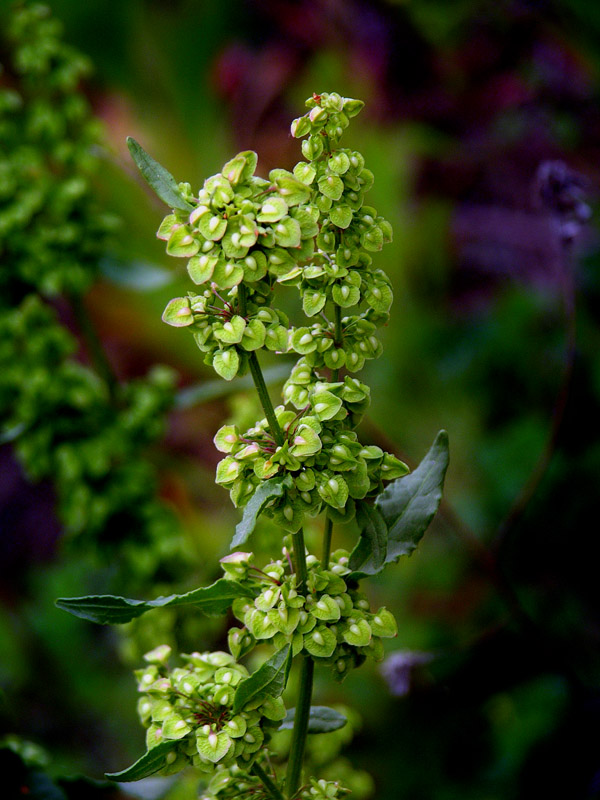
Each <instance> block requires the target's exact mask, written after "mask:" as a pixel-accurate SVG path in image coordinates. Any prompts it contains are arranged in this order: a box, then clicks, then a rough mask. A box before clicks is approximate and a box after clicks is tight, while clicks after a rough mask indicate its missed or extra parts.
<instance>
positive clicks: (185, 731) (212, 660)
mask: <svg viewBox="0 0 600 800" xmlns="http://www.w3.org/2000/svg"><path fill="white" fill-rule="evenodd" d="M170 654H171V648H170V647H168V646H167V645H162V646H160V647H157V648H155V649H154V650H153V651H151V652H150V653H147V654H146V656H145V659H146V661H147V662H148V666H147V667H146V668H145V669H141V670H138V671H137V672H136V677H137V682H138V689H139V691H140V692H143V695H142V697H141V698H140V700H139V702H138V713H139V715H140V718H141V720H142V724H143V725H144V726H145V727H146V728H147V732H146V743H147V746H148V749H149V750H151V749H152V748H153V747H156V746H157V745H159V744H162V743H163V742H172V744H173V749H172V751H171V752H169V753H168V754H167V759H166V760H167V766H166V768H165V770H164V771H163V774H171V773H173V772H178V771H179V770H180V769H182V768H183V767H184V766H186V765H188V764H192V765H193V766H195V767H197V768H198V769H200V770H201V771H202V772H205V773H209V774H210V773H213V772H214V771H215V767H216V765H217V764H219V765H222V766H231V765H234V764H237V765H238V766H240V767H241V768H243V769H248V768H249V767H250V766H251V765H252V763H253V761H254V759H255V758H256V755H257V753H258V751H259V750H261V748H262V747H263V745H264V744H265V743H266V742H268V740H269V737H270V733H271V730H272V729H275V728H277V727H278V726H279V724H280V722H281V720H282V719H283V718H284V717H285V706H284V705H283V701H282V700H281V698H279V697H277V698H274V697H266V696H261V697H258V698H257V697H254V698H253V700H251V701H250V702H249V703H247V704H246V705H245V706H244V707H243V708H242V709H241V710H240V711H237V712H236V713H234V711H233V701H234V695H235V690H236V687H237V686H238V684H240V682H241V681H243V680H244V679H245V678H247V677H248V671H247V669H246V668H245V667H244V666H242V665H241V664H238V663H237V662H236V660H235V659H234V658H233V656H231V655H230V654H229V653H224V652H213V653H191V654H189V655H182V656H181V657H182V659H183V661H184V666H182V667H175V668H173V669H170V668H169V666H168V663H167V662H168V658H169V656H170Z"/></svg>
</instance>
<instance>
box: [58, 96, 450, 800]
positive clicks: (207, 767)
mask: <svg viewBox="0 0 600 800" xmlns="http://www.w3.org/2000/svg"><path fill="white" fill-rule="evenodd" d="M306 105H307V107H308V112H307V113H306V114H305V115H304V116H301V117H299V118H298V119H296V120H294V122H293V123H292V126H291V130H292V134H293V136H295V137H296V138H301V139H303V140H304V141H303V142H302V153H303V156H304V158H305V159H306V160H304V161H301V162H300V163H299V164H297V165H296V167H295V168H294V170H293V172H288V171H286V170H283V169H273V170H271V172H270V173H269V176H268V178H267V179H262V178H259V177H257V176H255V174H254V173H255V168H256V164H257V156H256V154H255V153H254V152H252V151H244V152H241V153H239V154H238V155H236V156H235V157H234V158H232V159H231V160H230V161H229V162H227V164H225V166H224V167H223V169H222V171H221V172H220V173H218V174H217V175H214V176H212V177H210V178H209V179H207V180H206V181H205V182H204V184H203V186H202V188H201V189H200V190H199V192H197V193H194V192H193V190H192V187H191V186H190V184H188V183H177V182H176V181H175V180H174V178H173V177H172V176H171V175H170V174H169V173H168V172H167V171H166V170H165V169H164V168H163V167H162V166H160V165H159V164H158V163H157V162H156V161H154V159H153V158H152V157H151V156H149V155H148V153H146V152H145V150H144V149H143V148H142V147H141V146H140V145H139V144H138V143H137V142H136V141H134V140H133V139H130V140H129V148H130V151H131V154H132V156H133V158H134V160H135V162H136V164H137V165H138V167H139V168H140V170H141V172H142V174H143V175H144V177H145V178H146V180H147V181H148V183H149V184H150V185H151V187H152V188H153V189H154V190H155V192H156V193H157V195H158V196H159V197H160V198H161V199H162V200H163V201H164V202H165V203H166V204H167V205H168V206H170V208H171V209H172V213H170V214H169V215H168V216H167V217H166V218H165V220H164V221H163V223H162V224H161V226H160V228H159V231H158V236H159V238H161V239H164V240H166V242H167V252H168V253H169V254H171V255H173V256H176V257H180V258H186V259H188V263H187V269H188V273H189V276H190V278H191V279H192V281H193V282H194V284H196V286H197V287H199V289H198V291H193V292H191V291H190V292H189V293H188V294H187V296H185V297H178V298H175V299H173V300H172V301H171V302H170V303H169V304H168V305H167V308H166V309H165V312H164V315H163V319H164V321H165V322H167V323H168V324H170V325H172V326H174V327H177V328H188V329H189V330H190V332H191V333H192V334H193V336H194V339H195V341H196V344H197V345H198V347H199V349H200V350H201V352H202V353H203V354H204V360H205V362H206V363H207V364H209V365H211V366H212V367H213V368H214V370H215V371H216V372H217V374H218V375H220V376H221V377H222V378H224V379H225V380H227V381H230V380H232V379H233V378H234V377H235V376H236V375H240V374H244V373H245V372H249V373H250V374H251V376H252V379H253V382H254V385H255V388H256V392H257V395H258V398H259V400H260V403H261V405H262V409H263V411H264V419H260V420H258V421H257V422H256V423H255V424H254V425H252V426H251V427H250V428H248V429H247V430H240V428H239V427H238V426H237V425H235V424H230V425H225V426H223V427H222V428H221V429H220V430H219V431H218V432H217V434H216V436H215V444H216V447H217V449H218V450H219V451H221V452H222V453H223V454H224V458H223V459H222V460H221V461H220V463H219V464H218V467H217V473H216V482H217V483H218V484H221V485H222V486H224V487H225V488H227V489H228V490H229V492H230V496H231V499H232V501H233V503H234V505H235V506H236V507H239V508H243V509H244V511H243V517H242V520H241V522H240V523H239V524H238V525H237V527H236V531H235V535H234V536H233V539H232V542H231V549H232V550H233V551H234V552H232V553H231V554H230V555H228V556H226V557H224V558H222V559H221V564H222V568H223V572H224V577H222V578H220V579H219V580H217V581H216V582H215V583H213V584H212V585H210V586H208V587H200V588H197V589H194V590H192V591H190V592H188V593H186V594H183V595H170V596H168V597H159V598H156V599H154V600H149V601H142V600H133V599H128V598H125V597H118V596H112V595H103V596H98V595H93V596H87V597H80V598H71V599H61V600H59V601H57V602H58V605H59V607H61V608H64V609H65V610H67V611H70V612H71V613H73V614H75V615H77V616H80V617H83V618H84V619H89V620H92V621H95V622H99V623H102V624H107V623H124V622H128V621H130V620H132V619H134V618H136V617H139V616H140V615H142V614H143V613H145V612H146V611H148V610H150V609H154V608H160V607H170V606H191V607H195V608H197V609H199V610H201V611H203V612H204V613H207V614H211V615H214V614H223V613H225V612H227V611H228V610H229V609H231V611H232V613H233V616H234V617H235V618H236V619H237V620H238V621H239V623H240V626H239V627H238V626H236V627H232V628H230V629H229V632H228V636H227V641H228V646H229V652H223V651H217V652H193V653H190V654H182V655H181V656H180V658H179V664H178V665H176V666H173V665H171V664H170V656H171V648H170V647H169V646H166V645H159V646H158V647H156V648H154V649H153V650H152V651H151V652H149V653H147V654H146V656H145V660H146V662H147V666H146V667H145V668H144V669H141V670H139V671H138V672H137V673H136V675H137V680H138V688H139V691H140V693H141V697H140V700H139V705H138V710H139V714H140V717H141V720H142V723H143V724H144V726H145V727H146V729H147V734H146V743H147V748H148V750H147V752H146V754H145V755H143V756H142V757H141V758H140V759H139V760H138V761H137V762H136V763H135V764H134V765H133V766H132V767H130V768H128V769H126V770H124V771H123V772H120V773H116V774H113V775H112V776H111V777H113V778H115V779H116V780H119V781H135V780H139V779H141V778H144V777H146V776H149V775H154V774H157V773H161V774H170V773H175V772H178V771H180V770H181V769H182V768H184V767H186V766H188V765H190V764H191V765H193V766H194V767H196V768H197V769H198V770H199V771H200V772H201V773H202V774H203V775H204V776H205V778H206V784H207V788H206V791H205V795H204V797H206V798H216V797H219V798H228V797H256V796H258V797H272V798H274V799H275V800H281V799H282V798H283V797H286V798H289V799H290V800H291V798H300V797H302V798H306V799H307V800H308V799H309V798H310V799H311V800H320V799H321V798H322V800H326V798H335V797H339V796H342V795H343V794H344V793H345V792H346V791H347V789H345V788H344V787H343V786H342V783H341V781H340V780H339V777H340V775H339V774H338V775H332V774H331V773H327V778H326V777H324V776H323V774H321V773H320V771H319V768H320V763H319V758H318V757H313V759H312V766H311V770H312V769H314V773H313V774H311V772H309V770H308V769H304V765H305V749H306V740H307V735H308V734H309V733H317V734H322V735H327V734H329V735H334V734H332V733H331V732H333V731H335V730H337V729H338V728H342V727H343V726H344V725H346V718H345V716H344V715H342V714H341V713H340V712H339V711H336V710H335V709H332V708H328V707H323V706H313V705H311V701H312V694H313V675H314V668H315V665H317V666H321V665H323V666H327V667H329V668H330V670H331V671H332V673H333V676H334V677H335V678H336V679H337V680H340V681H341V680H342V679H343V678H344V677H345V676H346V675H347V674H348V673H349V672H350V671H351V670H353V669H355V668H356V667H358V666H360V665H361V664H362V663H363V662H364V661H365V659H366V658H367V657H368V656H372V657H373V658H375V659H380V658H381V657H382V654H383V647H382V638H385V637H393V636H395V635H396V622H395V619H394V617H393V615H392V614H391V613H390V612H389V611H388V610H387V609H385V608H379V609H377V610H371V607H370V603H369V600H368V598H367V596H366V594H364V592H363V591H362V590H361V585H360V584H361V581H362V580H363V579H365V578H367V577H370V576H373V575H377V574H379V573H381V572H382V570H384V569H385V567H387V566H388V565H389V564H391V563H393V562H395V561H397V560H398V558H399V557H400V556H403V555H408V554H410V553H411V552H412V551H413V550H414V549H415V548H416V546H417V544H418V542H419V541H420V539H421V537H422V535H423V533H424V531H425V529H426V528H427V526H428V525H429V523H430V521H431V519H432V518H433V516H434V514H435V512H436V510H437V507H438V504H439V502H440V499H441V492H442V485H443V481H444V476H445V472H446V467H447V463H448V448H447V436H446V434H445V432H443V431H442V432H440V433H439V434H438V436H437V438H436V440H435V442H434V444H433V446H432V448H431V450H430V451H429V453H428V454H427V456H426V457H425V459H424V460H423V461H422V463H421V464H420V465H419V467H417V468H416V469H415V470H414V472H412V473H410V474H408V473H409V470H408V467H407V466H406V465H405V464H404V463H402V462H401V461H400V460H399V459H397V458H396V457H394V456H392V455H391V454H389V453H386V452H384V451H383V450H382V449H381V448H379V447H376V446H373V445H367V446H365V445H363V444H362V443H361V442H360V440H359V438H358V434H357V432H356V428H357V425H358V423H359V421H360V419H361V417H362V415H363V414H364V412H365V410H366V409H367V407H368V405H369V394H370V392H369V387H368V386H367V385H366V384H364V383H363V382H361V381H360V380H359V379H358V378H357V377H355V376H354V374H355V373H356V372H358V371H359V370H360V369H361V368H362V367H363V365H364V363H365V360H366V359H373V358H376V357H378V356H379V355H380V354H381V345H380V342H379V340H378V339H377V336H376V331H377V328H378V327H379V326H380V325H382V324H385V323H386V322H387V320H388V318H389V308H390V305H391V302H392V290H391V286H390V282H389V279H388V278H387V276H386V274H385V273H384V272H383V271H382V270H381V269H379V268H377V266H375V265H374V263H373V258H372V255H371V253H377V252H378V251H379V250H381V249H382V247H383V245H384V244H385V243H386V242H388V241H390V239H391V234H392V232H391V226H390V225H389V223H388V222H387V221H386V220H384V219H383V218H382V217H380V216H379V215H378V213H377V211H376V209H374V208H372V207H370V206H367V205H365V204H364V196H365V194H366V192H367V191H368V190H369V188H370V187H371V185H372V183H373V175H372V173H371V172H370V171H369V170H368V169H367V168H366V167H365V162H364V158H363V156H362V155H361V154H360V153H359V152H357V151H354V150H350V149H348V148H345V147H342V146H340V139H341V137H342V135H343V132H344V130H345V128H346V127H347V126H348V125H349V122H350V119H351V118H352V117H354V116H355V115H356V114H358V113H359V112H360V110H361V108H362V106H363V103H362V102H361V101H359V100H354V99H351V98H344V97H341V96H340V95H339V94H337V93H333V92H332V93H322V94H320V95H316V94H315V95H313V96H312V97H311V98H309V99H308V100H307V103H306ZM290 286H291V287H294V288H295V289H296V290H297V291H298V292H299V294H300V297H301V300H302V307H303V310H304V313H305V315H306V316H307V317H309V318H310V322H309V323H308V324H304V325H299V326H291V327H290V325H289V321H288V317H287V315H286V314H285V313H284V312H283V311H281V310H280V309H278V308H277V307H276V306H275V305H274V303H275V299H276V297H277V294H276V291H277V290H278V289H280V287H290ZM265 349H266V350H269V351H273V352H275V353H282V352H287V351H292V352H295V353H296V354H297V355H298V356H300V358H299V360H298V361H297V363H296V364H295V366H294V367H293V369H292V370H291V374H290V376H289V377H288V379H287V381H286V382H285V385H284V389H283V396H284V401H285V403H284V404H282V405H279V406H277V407H274V406H273V404H272V401H271V398H270V395H269V393H268V391H267V388H266V385H265V381H264V376H263V373H262V370H261V367H260V364H259V360H258V356H257V353H258V352H259V351H261V350H265ZM319 514H323V516H324V525H323V535H322V547H321V552H320V555H319V556H317V555H315V554H314V553H311V552H309V551H308V550H307V548H306V546H305V540H304V527H305V526H306V525H307V524H308V523H309V521H310V520H311V519H313V518H315V517H317V516H318V515H319ZM261 515H264V516H266V517H269V518H271V519H272V520H273V521H274V522H275V523H276V526H277V528H278V529H279V531H280V532H281V545H280V547H281V549H280V550H278V551H277V552H275V553H273V554H271V558H270V560H268V562H267V563H266V564H262V565H258V564H255V563H254V557H253V554H252V553H250V552H244V551H241V550H240V549H239V548H241V547H243V546H245V545H246V544H247V542H248V540H249V539H250V537H251V536H252V535H253V533H254V529H255V526H256V524H257V520H258V519H259V517H260V516H261ZM352 520H355V521H356V524H357V527H358V529H359V537H358V541H357V542H356V545H355V547H354V548H353V550H352V551H351V552H348V551H346V550H342V549H336V550H334V551H333V552H332V533H333V526H334V524H341V523H346V522H349V521H352ZM258 645H266V646H267V648H268V651H267V653H266V654H265V655H266V656H267V657H266V659H263V662H262V664H261V665H260V666H259V667H258V668H257V669H255V670H254V671H253V672H250V671H249V670H248V668H247V667H246V666H245V665H244V664H243V663H241V662H242V660H243V659H244V658H245V657H246V656H247V655H248V654H249V653H250V652H251V651H253V650H254V648H255V647H256V646H258ZM294 659H297V660H298V661H299V665H300V666H299V686H298V694H297V700H296V705H295V707H294V708H291V709H288V710H286V707H285V705H284V702H283V699H282V695H283V692H284V690H285V688H286V685H287V681H288V675H289V672H290V669H291V665H292V662H293V660H294ZM286 728H289V729H291V731H292V732H291V740H290V742H289V746H285V744H281V745H280V747H279V749H278V750H276V749H275V748H270V746H269V745H270V740H271V737H272V735H273V732H274V731H275V730H277V729H286ZM324 749H325V751H327V749H328V748H327V747H326V748H324ZM337 749H338V748H337V746H336V745H335V744H333V746H332V747H330V748H329V750H330V753H331V756H332V757H334V756H335V755H336V754H337ZM313 755H314V754H313ZM340 770H341V771H342V772H345V773H350V782H351V783H354V784H355V785H356V786H357V787H360V786H361V784H362V786H363V789H364V786H365V779H364V777H361V776H360V775H359V776H355V779H352V777H351V770H350V768H349V766H348V765H346V766H345V767H344V768H342V767H340ZM366 783H367V788H368V779H367V780H366ZM359 792H360V789H359Z"/></svg>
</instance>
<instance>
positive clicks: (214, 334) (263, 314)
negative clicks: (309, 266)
mask: <svg viewBox="0 0 600 800" xmlns="http://www.w3.org/2000/svg"><path fill="white" fill-rule="evenodd" d="M248 258H252V259H254V260H256V258H258V256H249V257H248ZM263 285H264V284H263ZM268 291H269V295H270V289H269V290H268ZM269 295H267V297H268V296H269ZM264 300H265V296H264V295H261V294H260V292H259V291H258V289H257V291H255V292H254V294H253V296H252V299H249V300H247V301H246V303H245V308H244V310H243V311H242V309H241V308H240V304H239V300H238V298H237V291H235V292H231V293H230V297H229V300H226V299H224V298H223V297H221V295H220V294H219V291H218V287H217V286H216V284H214V283H213V284H212V285H211V288H210V289H206V290H205V291H204V292H203V293H202V294H200V295H199V294H195V293H193V292H189V294H188V296H187V297H176V298H175V299H173V300H171V302H170V303H169V304H168V306H167V307H166V309H165V311H164V314H163V320H164V321H165V322H167V323H168V324H169V325H173V326H174V327H183V326H192V327H191V330H192V332H193V334H194V339H195V341H196V344H197V345H198V347H199V348H200V350H201V351H202V352H203V353H205V354H206V355H205V357H204V362H205V363H206V364H208V365H211V366H212V367H213V368H214V370H215V372H216V373H217V374H218V375H220V376H221V377H222V378H224V379H225V380H231V379H232V378H234V377H235V376H236V375H243V374H244V373H245V372H246V371H247V368H248V363H247V360H248V353H251V352H252V351H254V350H258V349H260V348H262V347H266V348H267V349H268V350H273V351H285V350H287V348H288V329H287V326H288V318H287V316H286V315H285V314H284V313H283V311H278V310H277V309H274V308H269V307H268V306H266V305H264V303H263V302H261V301H264Z"/></svg>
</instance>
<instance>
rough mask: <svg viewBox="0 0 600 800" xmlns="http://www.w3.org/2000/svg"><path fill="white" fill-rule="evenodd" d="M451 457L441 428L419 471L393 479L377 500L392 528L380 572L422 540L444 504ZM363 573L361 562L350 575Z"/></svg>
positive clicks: (390, 528)
mask: <svg viewBox="0 0 600 800" xmlns="http://www.w3.org/2000/svg"><path fill="white" fill-rule="evenodd" d="M448 458H449V456H448V434H447V433H446V431H440V432H439V433H438V435H437V436H436V438H435V441H434V443H433V444H432V446H431V449H430V450H429V452H428V453H427V455H426V456H425V458H424V459H423V461H421V463H420V464H419V466H418V467H417V468H416V469H415V471H414V472H411V473H410V474H409V475H405V476H403V477H402V478H398V479H397V480H395V481H394V482H393V483H390V484H389V485H388V486H387V487H386V488H385V489H384V491H383V492H382V493H381V494H380V495H379V497H378V498H377V500H376V501H375V504H376V507H377V508H378V509H379V511H380V512H381V516H382V517H383V519H384V521H385V524H386V526H387V529H388V540H387V554H386V557H385V563H384V564H383V565H382V567H381V568H380V569H379V570H377V572H381V570H382V569H383V567H384V566H386V565H387V564H390V563H392V562H393V561H397V560H398V559H399V558H400V556H406V555H410V554H411V553H412V551H413V550H414V549H415V548H416V547H417V545H418V544H419V542H420V540H421V538H422V536H423V534H424V533H425V531H426V530H427V528H428V526H429V523H430V522H431V520H432V519H433V517H434V516H435V513H436V511H437V510H438V507H439V505H440V501H441V499H442V489H443V487H444V478H445V476H446V470H447V468H448ZM355 569H357V568H356V567H355ZM362 573H363V565H362V564H361V565H360V567H358V571H357V572H353V573H351V575H350V577H352V578H359V577H361V576H362ZM366 574H373V575H374V574H376V573H375V572H372V573H366Z"/></svg>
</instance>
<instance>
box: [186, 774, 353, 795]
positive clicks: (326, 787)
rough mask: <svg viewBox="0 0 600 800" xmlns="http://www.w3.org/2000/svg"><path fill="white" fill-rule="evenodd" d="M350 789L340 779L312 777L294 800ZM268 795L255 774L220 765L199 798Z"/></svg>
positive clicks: (344, 791) (343, 791)
mask: <svg viewBox="0 0 600 800" xmlns="http://www.w3.org/2000/svg"><path fill="white" fill-rule="evenodd" d="M349 792H350V789H346V788H345V787H343V786H342V785H341V784H340V783H339V781H326V780H323V779H321V780H317V779H316V778H311V779H310V783H309V784H308V785H306V786H303V787H301V788H300V790H299V792H298V794H297V795H295V796H294V800H336V798H338V797H345V796H346V795H347V794H348V793H349ZM271 797H272V795H271V794H269V792H268V791H267V790H266V789H265V787H264V786H263V784H262V783H261V782H260V780H259V779H258V778H257V777H256V776H255V775H249V774H247V773H246V772H245V771H244V770H242V769H240V768H239V767H237V766H233V767H223V768H219V770H218V771H217V772H216V773H215V775H214V776H213V778H212V779H211V780H210V782H209V784H208V786H207V787H206V789H205V790H204V792H203V793H202V794H201V795H200V800H246V799H248V800H250V798H252V800H267V798H271Z"/></svg>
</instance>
